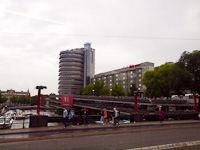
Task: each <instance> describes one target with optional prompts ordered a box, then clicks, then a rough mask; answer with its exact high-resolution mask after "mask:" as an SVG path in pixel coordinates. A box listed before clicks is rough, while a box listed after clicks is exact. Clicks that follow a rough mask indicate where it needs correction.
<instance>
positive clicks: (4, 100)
mask: <svg viewBox="0 0 200 150" xmlns="http://www.w3.org/2000/svg"><path fill="white" fill-rule="evenodd" d="M6 101H7V98H5V97H3V96H2V95H1V93H0V103H5V102H6Z"/></svg>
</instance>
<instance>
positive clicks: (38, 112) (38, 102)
mask: <svg viewBox="0 0 200 150" xmlns="http://www.w3.org/2000/svg"><path fill="white" fill-rule="evenodd" d="M46 88H47V87H46V86H42V85H40V86H36V89H38V97H37V114H38V115H40V95H41V90H42V89H46Z"/></svg>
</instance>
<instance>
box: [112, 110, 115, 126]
mask: <svg viewBox="0 0 200 150" xmlns="http://www.w3.org/2000/svg"><path fill="white" fill-rule="evenodd" d="M114 120H115V108H113V112H112V122H113V124H114Z"/></svg>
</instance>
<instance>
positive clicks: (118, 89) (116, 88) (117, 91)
mask: <svg viewBox="0 0 200 150" xmlns="http://www.w3.org/2000/svg"><path fill="white" fill-rule="evenodd" d="M112 96H125V91H124V89H123V87H122V86H121V85H118V84H116V83H115V84H114V85H113V86H112Z"/></svg>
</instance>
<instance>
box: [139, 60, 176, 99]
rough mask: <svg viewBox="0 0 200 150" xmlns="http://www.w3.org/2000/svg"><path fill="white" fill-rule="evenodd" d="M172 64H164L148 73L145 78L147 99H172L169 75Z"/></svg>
mask: <svg viewBox="0 0 200 150" xmlns="http://www.w3.org/2000/svg"><path fill="white" fill-rule="evenodd" d="M172 66H173V65H172V64H167V63H166V64H164V65H161V66H160V67H155V68H154V70H152V71H147V72H146V73H145V74H144V77H143V84H144V85H145V86H146V90H145V96H147V97H151V98H153V97H155V98H156V97H161V96H164V97H167V98H168V97H170V91H171V88H170V86H169V73H170V71H171V69H172Z"/></svg>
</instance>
